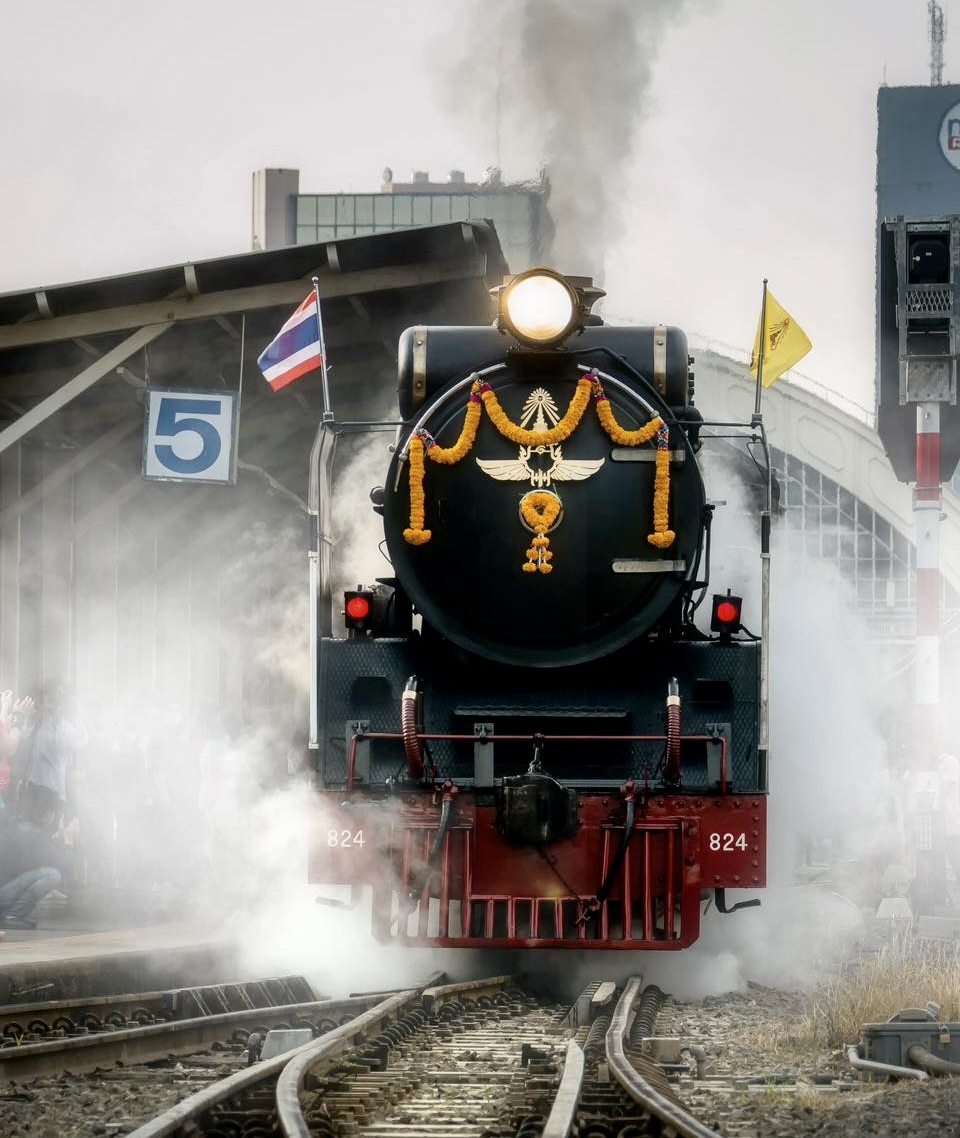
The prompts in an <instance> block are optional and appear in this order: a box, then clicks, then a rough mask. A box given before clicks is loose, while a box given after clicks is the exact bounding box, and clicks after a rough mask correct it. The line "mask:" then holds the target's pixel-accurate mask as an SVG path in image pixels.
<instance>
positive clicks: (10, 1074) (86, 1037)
mask: <svg viewBox="0 0 960 1138" xmlns="http://www.w3.org/2000/svg"><path fill="white" fill-rule="evenodd" d="M304 984H305V982H304ZM220 987H222V986H220ZM260 990H261V991H262V992H263V994H264V995H266V994H267V993H268V992H269V991H270V987H266V988H263V987H262V988H261V989H260ZM272 990H273V992H274V993H276V994H277V995H281V996H287V995H289V994H291V993H292V992H294V991H300V990H301V985H299V984H294V985H291V984H276V983H275V984H273V985H272ZM307 990H308V991H309V988H307ZM186 991H193V990H186ZM248 991H249V988H248ZM175 995H176V993H151V994H150V995H149V996H148V997H146V998H145V997H131V996H123V997H117V998H111V999H108V1000H104V1001H102V1003H99V1002H96V1001H94V1002H92V1003H93V1006H94V1007H97V1008H98V1020H99V1022H100V1023H101V1024H102V1025H103V1029H102V1030H99V1031H95V1032H91V1031H89V1030H86V1031H84V1030H81V1031H79V1032H75V1033H71V1034H67V1029H66V1027H64V1026H60V1027H57V1026H56V1025H58V1024H62V1023H65V1022H67V1021H69V1023H72V1024H74V1026H76V1023H75V1019H82V1018H84V1016H89V1015H91V1014H93V1013H92V1012H90V1011H88V1010H87V1009H88V1008H89V1007H90V1005H91V1001H84V1002H83V1004H82V1009H81V1010H79V1011H78V1010H76V1009H72V1008H71V1007H70V1005H66V1008H64V1006H61V1009H60V1014H57V1015H54V1012H53V1008H52V1007H50V1008H48V1010H47V1014H48V1017H50V1016H52V1017H53V1018H52V1019H50V1018H48V1019H42V1020H41V1019H28V1018H24V1020H23V1022H24V1023H26V1024H27V1025H28V1026H35V1027H36V1028H37V1029H38V1030H39V1028H40V1027H41V1026H50V1027H51V1030H50V1031H49V1032H48V1033H47V1035H46V1036H45V1037H44V1038H40V1039H34V1040H33V1041H28V1040H27V1039H26V1037H18V1036H16V1035H15V1034H13V1030H15V1029H16V1027H17V1025H18V1023H19V1021H15V1020H11V1021H10V1022H9V1024H8V1026H9V1027H11V1034H8V1035H7V1036H6V1037H5V1041H6V1043H7V1046H4V1047H2V1048H0V1082H2V1081H6V1080H11V1081H14V1082H17V1083H23V1082H25V1081H26V1080H29V1079H34V1078H37V1077H38V1076H43V1075H50V1074H59V1073H61V1072H63V1071H70V1072H73V1073H80V1072H85V1071H95V1070H98V1069H100V1070H103V1069H106V1068H109V1067H112V1066H114V1065H116V1064H121V1065H123V1066H125V1067H129V1066H130V1065H132V1064H137V1063H150V1062H154V1061H157V1060H164V1059H167V1058H169V1057H170V1056H185V1055H195V1054H197V1053H198V1052H203V1051H206V1050H209V1049H214V1050H218V1051H222V1050H224V1049H225V1048H230V1047H232V1048H233V1049H234V1050H235V1051H240V1050H242V1049H243V1048H244V1047H245V1046H246V1045H247V1042H248V1040H249V1038H250V1037H251V1036H259V1037H260V1038H263V1037H264V1036H266V1034H267V1033H268V1032H269V1031H271V1030H300V1031H308V1032H309V1033H310V1034H311V1035H316V1036H320V1035H325V1034H326V1033H327V1032H329V1031H332V1030H333V1029H334V1028H336V1027H339V1026H340V1025H341V1024H344V1023H347V1022H349V1021H350V1020H351V1019H353V1018H354V1017H355V1016H357V1015H359V1014H361V1013H362V1012H365V1011H366V1010H367V1009H369V1008H370V1007H371V1006H373V1005H375V1004H376V1003H377V1002H378V1001H379V1000H380V996H379V995H378V994H374V995H369V996H351V997H346V998H344V999H337V1000H315V999H311V1000H307V1001H304V1002H300V1003H294V1004H273V1003H262V1004H261V1005H260V1006H254V1005H252V1004H251V1005H248V1006H242V1007H234V1008H233V1009H232V1010H229V1011H224V1012H218V1011H211V1010H210V1007H211V1005H210V1004H209V1003H207V1004H206V1005H205V1007H206V1009H207V1011H206V1014H203V1015H195V1016H188V1017H187V1018H183V1019H173V1018H168V1019H163V1020H159V1021H156V1022H148V1023H141V1022H138V1021H133V1022H132V1025H131V1026H126V1025H124V1024H122V1023H121V1022H119V1018H118V1017H120V1016H122V1015H123V1014H125V1012H124V1011H123V1010H121V1009H124V1008H128V1007H131V1006H132V1007H135V1008H137V1009H140V1010H141V1011H142V1012H143V1014H147V1009H148V1008H150V1007H153V1008H154V1010H157V1009H158V1008H164V1007H167V1006H168V1001H169V999H170V998H171V997H173V996H175ZM174 1002H175V1006H176V1001H174ZM241 1002H245V1001H241ZM179 1006H180V1007H181V1008H184V1007H186V1008H190V1007H192V1006H193V1001H192V999H188V1000H185V1001H184V1002H183V1003H180V1005H179ZM212 1006H213V1007H214V1008H215V1007H216V1006H217V1005H216V1004H215V1003H214V1004H213V1005H212ZM107 1009H110V1010H107ZM16 1010H17V1011H22V1010H23V1009H16ZM13 1011H14V1009H10V1008H4V1009H3V1014H10V1015H12V1014H13ZM70 1011H73V1015H71V1014H70ZM126 1022H127V1023H130V1022H131V1021H126ZM18 1038H19V1042H17V1040H18Z"/></svg>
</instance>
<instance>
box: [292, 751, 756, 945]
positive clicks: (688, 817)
mask: <svg viewBox="0 0 960 1138" xmlns="http://www.w3.org/2000/svg"><path fill="white" fill-rule="evenodd" d="M440 738H446V739H448V740H449V739H454V738H455V737H453V736H443V737H441V736H422V740H423V741H424V742H426V743H429V742H430V741H431V740H437V739H440ZM545 738H546V740H547V741H548V742H562V741H564V737H562V736H556V737H545ZM626 738H629V741H631V742H649V743H658V742H662V743H666V742H667V736H666V735H664V736H630V737H624V739H626ZM386 739H395V740H397V741H398V746H399V743H400V741H401V739H402V736H401V735H400V734H399V733H389V732H377V733H370V734H369V735H362V734H356V735H354V736H353V738H352V739H351V741H350V747H349V754H348V786H347V788H346V793H344V792H343V791H340V792H339V793H337V794H327V795H324V796H323V797H324V808H323V810H322V811H320V813H319V815H318V816H317V819H316V829H315V831H314V833H313V835H312V840H311V849H310V864H309V870H310V873H309V876H310V879H311V880H313V881H317V882H321V881H322V882H325V883H328V884H341V885H364V886H369V887H370V888H371V892H372V905H373V914H372V917H373V921H372V924H373V931H374V935H375V936H376V937H377V939H378V940H380V941H383V942H391V943H401V944H404V945H408V946H415V945H437V946H443V947H459V948H480V947H487V948H511V947H512V948H517V947H524V948H551V947H570V946H571V943H572V942H573V943H576V944H577V945H578V947H581V948H616V949H647V950H651V949H654V950H656V949H682V948H686V947H689V946H690V945H691V944H693V943H694V942H695V941H696V940H697V938H698V937H699V934H700V911H701V903H702V901H703V898H704V896H705V892H706V891H708V890H709V891H711V892H712V891H718V892H717V893H716V896H717V899H718V907H720V908H723V907H724V903H723V896H724V894H723V890H725V889H727V888H731V889H754V888H757V889H759V888H762V887H763V886H764V885H765V884H766V870H765V865H766V796H765V795H763V794H750V793H733V792H732V791H731V790H730V788H729V785H728V778H727V770H728V755H727V746H726V742H725V740H723V739H722V738H719V739H718V738H717V737H714V736H709V737H707V736H704V737H697V736H684V737H683V738H682V743H683V744H684V745H688V744H701V745H706V746H711V747H715V748H716V749H717V751H718V762H719V771H720V778H719V782H718V785H717V787H716V791H715V792H714V793H712V794H707V793H705V794H688V793H680V792H678V793H676V794H670V793H664V792H663V789H662V788H658V789H657V790H655V791H654V790H652V789H651V788H650V787H644V786H638V785H637V784H636V783H634V781H633V780H632V779H630V780H628V781H627V782H626V783H625V784H624V785H623V786H621V787H620V788H619V789H614V790H610V791H581V792H578V793H577V795H576V818H577V825H576V830H575V833H573V835H572V836H571V837H569V838H567V839H565V840H562V841H558V842H552V843H550V844H549V845H547V846H543V845H540V846H533V845H511V844H509V843H507V842H505V841H504V837H503V833H502V826H501V825H499V819H498V811H497V807H496V805H495V804H491V802H490V801H489V798H490V796H489V795H482V794H478V793H476V792H473V791H472V790H459V789H458V788H457V787H456V786H455V785H454V784H453V783H452V782H451V781H450V780H447V781H446V782H445V783H444V784H442V785H437V786H436V787H434V788H433V791H432V792H431V791H429V790H427V789H426V788H425V789H424V790H422V791H420V792H414V793H408V794H400V795H398V796H396V797H391V798H382V799H380V800H373V799H371V798H370V797H369V796H364V795H359V794H358V795H357V796H356V798H353V799H352V797H351V795H352V791H353V789H354V779H355V769H356V755H357V749H358V747H362V746H364V745H366V744H368V743H370V742H371V741H373V740H386ZM509 739H510V737H508V736H497V735H491V736H490V742H492V743H495V742H498V741H509ZM624 739H620V740H617V739H611V738H609V737H607V738H606V740H604V739H603V738H600V737H597V738H595V739H586V738H582V737H581V738H579V739H578V740H576V741H577V742H582V743H583V744H584V746H585V747H586V746H591V745H595V746H602V745H603V743H604V741H606V742H617V741H624ZM568 741H570V740H568ZM748 903H749V902H748ZM725 911H726V910H725Z"/></svg>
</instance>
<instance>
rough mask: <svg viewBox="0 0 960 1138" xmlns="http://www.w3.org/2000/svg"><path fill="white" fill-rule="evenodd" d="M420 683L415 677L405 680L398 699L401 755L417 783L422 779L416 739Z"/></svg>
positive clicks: (421, 756) (421, 767) (418, 741)
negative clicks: (401, 737) (401, 744)
mask: <svg viewBox="0 0 960 1138" xmlns="http://www.w3.org/2000/svg"><path fill="white" fill-rule="evenodd" d="M419 688H420V681H419V680H418V679H417V677H416V676H411V677H410V678H409V679H408V680H407V685H406V687H405V688H404V689H403V695H402V696H401V697H400V731H401V734H402V735H403V753H404V755H405V756H406V759H407V771H408V772H409V774H410V777H411V778H412V779H415V780H416V781H417V782H419V781H420V780H421V779H422V778H423V748H422V747H421V746H420V740H419V739H418V738H417V702H418V700H419V698H420V691H419Z"/></svg>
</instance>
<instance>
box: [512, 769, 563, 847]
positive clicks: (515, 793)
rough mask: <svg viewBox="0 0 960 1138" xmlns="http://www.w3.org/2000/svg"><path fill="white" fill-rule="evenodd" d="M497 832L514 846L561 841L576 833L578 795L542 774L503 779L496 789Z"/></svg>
mask: <svg viewBox="0 0 960 1138" xmlns="http://www.w3.org/2000/svg"><path fill="white" fill-rule="evenodd" d="M497 831H498V832H499V834H500V835H501V836H502V837H503V839H504V841H507V842H510V843H511V844H512V845H522V846H535V845H539V844H541V843H542V842H559V841H561V840H562V839H563V838H572V837H573V836H574V834H575V833H576V832H577V792H576V791H575V790H571V789H570V787H568V786H564V785H563V783H561V782H557V780H556V779H555V778H552V777H551V776H550V775H548V774H543V773H542V772H541V771H528V772H527V773H526V774H520V775H512V776H509V777H507V778H504V779H503V781H502V783H501V785H500V786H499V787H498V788H497Z"/></svg>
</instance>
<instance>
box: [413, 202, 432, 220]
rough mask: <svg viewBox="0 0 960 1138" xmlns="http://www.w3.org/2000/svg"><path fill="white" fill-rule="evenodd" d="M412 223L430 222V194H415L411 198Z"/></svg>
mask: <svg viewBox="0 0 960 1138" xmlns="http://www.w3.org/2000/svg"><path fill="white" fill-rule="evenodd" d="M413 224H414V225H429V224H430V195H429V194H416V195H415V196H414V198H413Z"/></svg>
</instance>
